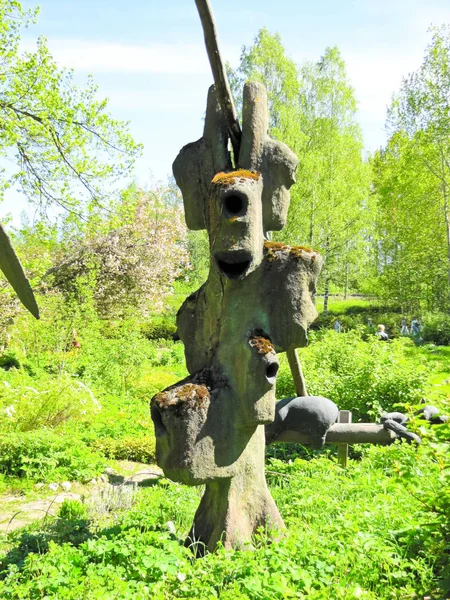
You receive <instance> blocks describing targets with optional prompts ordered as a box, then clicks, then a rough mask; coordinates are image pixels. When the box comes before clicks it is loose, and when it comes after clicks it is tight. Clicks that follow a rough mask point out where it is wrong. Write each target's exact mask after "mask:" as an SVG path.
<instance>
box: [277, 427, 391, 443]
mask: <svg viewBox="0 0 450 600" xmlns="http://www.w3.org/2000/svg"><path fill="white" fill-rule="evenodd" d="M396 439H397V435H396V434H395V433H394V432H393V431H390V430H388V429H385V428H384V426H383V425H380V424H378V423H335V424H334V425H332V426H331V427H330V429H329V430H328V432H327V436H326V443H327V444H391V443H392V442H393V441H394V440H396ZM275 441H276V442H294V443H297V444H308V441H309V439H308V436H307V435H305V434H303V433H298V432H297V431H283V432H282V433H280V435H279V436H278V437H277V439H276V440H275Z"/></svg>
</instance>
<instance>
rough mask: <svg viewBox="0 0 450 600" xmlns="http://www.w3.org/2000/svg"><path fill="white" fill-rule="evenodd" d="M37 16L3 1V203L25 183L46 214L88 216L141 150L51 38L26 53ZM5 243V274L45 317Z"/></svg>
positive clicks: (4, 240)
mask: <svg viewBox="0 0 450 600" xmlns="http://www.w3.org/2000/svg"><path fill="white" fill-rule="evenodd" d="M36 17H37V10H28V11H24V9H23V8H22V6H21V4H20V3H19V2H18V1H17V0H0V124H1V126H0V197H1V195H2V194H3V192H4V190H5V189H7V188H8V187H9V186H11V185H12V184H15V185H17V184H18V185H19V186H20V187H21V189H22V191H23V192H24V193H25V194H26V196H27V197H28V198H29V200H31V201H32V202H34V203H35V204H37V206H38V207H39V209H40V210H41V212H42V213H45V211H46V210H47V208H48V206H49V204H53V205H57V206H60V207H64V208H65V209H67V210H71V211H82V210H83V207H84V206H86V205H97V206H98V205H101V204H102V203H103V202H105V201H106V199H107V198H108V196H109V195H110V194H111V188H110V184H111V182H113V181H114V180H117V179H118V178H120V177H121V176H122V175H124V174H125V173H126V172H128V171H129V169H130V168H131V166H132V165H133V162H134V160H135V158H136V156H137V155H138V154H139V153H140V149H141V148H140V146H139V145H138V144H136V143H135V142H134V141H133V140H132V138H131V136H130V135H129V133H128V131H127V127H126V125H125V124H123V123H120V122H118V121H115V120H114V119H112V118H111V116H110V115H109V114H108V113H107V110H106V109H107V102H106V100H99V99H98V98H97V88H96V86H95V85H94V84H93V82H92V80H90V79H89V80H88V83H87V86H86V87H85V88H84V89H80V88H77V87H76V86H75V85H74V83H73V73H72V71H68V70H64V69H63V70H61V69H59V68H58V67H57V65H56V63H55V62H54V61H53V59H52V57H51V55H50V53H49V51H48V49H47V46H46V41H45V39H44V38H40V39H39V40H38V42H37V47H36V51H35V52H25V53H21V52H20V48H19V43H20V34H21V29H22V28H23V27H27V26H28V25H29V24H31V23H32V22H33V21H34V20H35V19H36ZM12 156H13V157H15V159H16V162H17V170H16V171H15V172H14V173H13V174H12V175H9V173H7V170H6V169H5V167H4V166H2V164H1V161H2V160H3V165H5V161H6V159H8V161H10V159H11V157H12ZM8 171H9V168H8ZM106 182H108V187H106ZM0 244H1V247H2V262H0V268H1V269H2V271H3V272H4V274H5V275H6V277H7V279H8V280H9V282H10V283H11V284H12V285H13V287H14V288H15V290H16V291H17V293H18V294H19V296H20V297H21V299H22V301H23V302H24V303H25V305H26V306H27V307H28V308H30V310H32V312H33V313H34V314H35V315H36V316H37V307H34V306H33V302H34V299H33V297H32V292H31V289H30V288H29V285H28V283H27V280H26V278H25V275H24V274H23V272H22V270H21V267H20V263H19V262H18V260H17V257H16V255H15V253H14V251H13V249H12V247H11V246H10V242H9V239H8V237H7V236H6V234H4V232H3V230H2V229H0ZM30 296H31V302H30V301H29V300H28V298H29V297H30Z"/></svg>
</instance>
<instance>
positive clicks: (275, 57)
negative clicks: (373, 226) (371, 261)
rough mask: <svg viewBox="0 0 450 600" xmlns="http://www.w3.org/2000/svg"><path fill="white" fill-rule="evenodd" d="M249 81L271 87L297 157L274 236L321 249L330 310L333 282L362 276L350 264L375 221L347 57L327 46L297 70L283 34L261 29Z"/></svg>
mask: <svg viewBox="0 0 450 600" xmlns="http://www.w3.org/2000/svg"><path fill="white" fill-rule="evenodd" d="M247 79H256V80H259V81H262V82H263V83H264V84H265V85H266V87H267V89H268V97H269V108H270V111H271V121H270V125H271V135H272V136H274V137H276V138H278V139H280V140H282V141H284V142H285V143H287V144H288V145H289V146H290V147H291V148H292V149H293V150H294V151H295V152H296V153H297V155H298V157H299V159H300V163H299V169H298V173H297V179H298V182H297V184H296V185H295V186H294V187H293V189H292V192H291V207H290V211H289V217H288V224H287V226H286V228H285V229H284V230H283V231H281V232H280V233H279V234H277V238H278V239H280V240H283V241H286V242H288V243H292V244H296V243H306V244H308V245H311V246H314V247H315V248H317V249H319V250H321V251H322V253H323V255H324V259H325V266H324V271H323V273H324V278H323V279H324V291H325V311H326V309H327V297H328V289H329V284H330V282H332V281H334V282H335V283H337V284H338V285H340V286H343V287H346V282H347V283H348V281H349V276H350V274H351V275H352V276H353V277H352V279H353V281H354V280H355V278H357V269H355V268H353V269H351V268H350V266H353V265H354V263H355V261H356V262H357V263H358V264H360V263H361V257H363V256H365V253H364V252H361V251H360V249H361V246H365V245H367V228H368V226H369V224H370V223H371V219H369V218H368V216H369V214H370V210H369V208H370V206H371V205H370V202H369V194H368V189H369V178H368V168H367V165H366V164H365V162H364V160H363V156H362V136H361V132H360V129H359V126H358V125H357V123H356V101H355V97H354V92H353V89H352V88H351V86H350V85H349V83H348V80H347V75H346V72H345V64H344V61H343V60H342V58H341V55H340V53H339V50H338V49H337V48H327V49H326V51H325V53H324V56H323V57H322V58H321V59H320V60H319V61H318V62H317V63H306V64H304V65H303V66H302V67H301V68H298V67H297V66H296V65H295V63H294V62H293V61H292V60H290V59H289V58H288V57H287V56H286V52H285V50H284V47H283V45H282V43H281V39H280V37H279V36H278V35H271V34H270V33H269V32H268V31H267V30H265V29H263V30H261V31H260V32H259V34H258V36H257V37H256V39H255V42H254V44H253V46H251V47H250V48H246V47H244V48H243V52H242V56H241V63H240V66H239V68H238V69H237V71H236V72H234V73H233V74H232V81H233V83H234V85H233V88H234V89H237V87H238V86H237V83H238V82H239V83H242V81H243V80H247ZM347 287H348V285H347Z"/></svg>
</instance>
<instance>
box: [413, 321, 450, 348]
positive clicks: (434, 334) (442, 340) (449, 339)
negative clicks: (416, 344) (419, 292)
mask: <svg viewBox="0 0 450 600" xmlns="http://www.w3.org/2000/svg"><path fill="white" fill-rule="evenodd" d="M420 336H421V337H422V339H423V341H424V342H433V343H434V344H437V345H438V346H450V316H449V315H448V314H446V313H426V314H425V315H424V326H423V328H422V330H421V332H420Z"/></svg>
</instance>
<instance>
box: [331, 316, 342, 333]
mask: <svg viewBox="0 0 450 600" xmlns="http://www.w3.org/2000/svg"><path fill="white" fill-rule="evenodd" d="M333 329H334V330H335V331H336V333H341V331H342V325H341V323H340V321H339V319H336V321H335V322H334V325H333Z"/></svg>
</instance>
